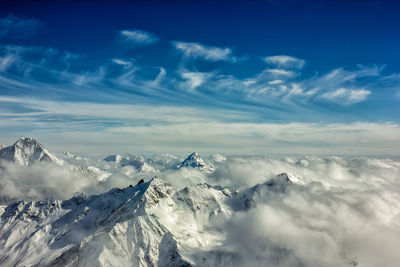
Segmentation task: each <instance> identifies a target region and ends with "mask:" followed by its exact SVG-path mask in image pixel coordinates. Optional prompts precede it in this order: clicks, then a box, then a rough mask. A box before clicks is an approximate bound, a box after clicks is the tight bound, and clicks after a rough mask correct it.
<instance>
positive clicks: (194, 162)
mask: <svg viewBox="0 0 400 267" xmlns="http://www.w3.org/2000/svg"><path fill="white" fill-rule="evenodd" d="M182 167H191V168H198V169H200V170H202V171H206V172H213V171H214V166H212V165H211V164H207V163H205V162H204V160H203V159H201V158H200V155H199V153H197V152H193V153H192V154H190V155H189V156H188V157H187V158H186V159H185V160H184V161H182V162H181V163H180V164H179V165H178V166H177V168H178V169H180V168H182Z"/></svg>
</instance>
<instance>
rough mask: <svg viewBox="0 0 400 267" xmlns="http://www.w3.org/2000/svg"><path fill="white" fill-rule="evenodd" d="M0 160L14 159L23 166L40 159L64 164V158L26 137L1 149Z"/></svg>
mask: <svg viewBox="0 0 400 267" xmlns="http://www.w3.org/2000/svg"><path fill="white" fill-rule="evenodd" d="M0 160H7V161H13V162H15V163H17V164H20V165H23V166H30V165H32V164H34V163H35V162H38V161H47V162H52V163H56V164H59V165H62V160H60V159H58V158H57V157H56V156H54V155H52V154H51V153H49V152H48V151H47V150H46V149H45V148H44V147H43V145H42V144H40V143H39V142H37V141H36V140H35V139H32V138H26V137H21V138H19V139H18V140H17V142H15V143H14V144H13V145H12V146H9V147H5V148H3V149H1V150H0Z"/></svg>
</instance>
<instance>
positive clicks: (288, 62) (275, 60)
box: [263, 55, 306, 69]
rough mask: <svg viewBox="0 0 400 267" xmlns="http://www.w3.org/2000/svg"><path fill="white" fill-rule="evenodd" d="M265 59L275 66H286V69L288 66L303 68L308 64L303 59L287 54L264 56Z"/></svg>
mask: <svg viewBox="0 0 400 267" xmlns="http://www.w3.org/2000/svg"><path fill="white" fill-rule="evenodd" d="M263 60H264V61H265V62H266V63H267V64H269V65H271V66H273V67H275V68H284V69H287V68H294V69H302V68H303V67H304V65H305V64H306V61H305V60H303V59H300V58H296V57H292V56H285V55H277V56H269V57H264V58H263Z"/></svg>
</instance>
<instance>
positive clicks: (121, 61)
mask: <svg viewBox="0 0 400 267" xmlns="http://www.w3.org/2000/svg"><path fill="white" fill-rule="evenodd" d="M111 61H112V62H114V63H115V64H117V65H121V66H124V67H125V68H130V67H132V62H131V61H127V60H124V59H119V58H113V59H112V60H111Z"/></svg>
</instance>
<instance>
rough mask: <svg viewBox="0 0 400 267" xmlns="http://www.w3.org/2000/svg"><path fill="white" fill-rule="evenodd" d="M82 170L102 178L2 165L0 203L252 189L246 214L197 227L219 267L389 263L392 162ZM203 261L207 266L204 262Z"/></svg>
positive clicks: (399, 211) (395, 189) (396, 213)
mask: <svg viewBox="0 0 400 267" xmlns="http://www.w3.org/2000/svg"><path fill="white" fill-rule="evenodd" d="M161 158H162V157H161ZM165 158H168V159H172V158H171V157H165V156H164V159H165ZM215 158H216V157H211V159H215ZM154 159H157V157H154ZM158 159H160V158H158ZM176 161H179V160H178V159H176ZM81 162H83V161H81ZM85 162H86V163H81V164H84V165H85V166H86V165H91V164H94V165H96V166H97V167H98V168H103V169H106V170H107V171H108V172H110V173H112V174H111V176H108V177H107V178H105V180H103V181H102V182H100V181H99V179H98V178H97V177H96V176H95V175H88V174H85V175H83V174H82V173H79V172H74V171H71V170H68V169H63V168H62V167H55V166H50V165H36V166H35V165H34V166H32V167H31V168H30V169H28V168H20V167H19V168H16V167H15V166H13V165H12V164H4V163H3V164H2V168H1V169H0V170H1V173H0V183H1V187H0V188H7V189H8V190H2V191H1V195H2V197H3V198H4V197H8V198H14V199H21V198H33V199H45V198H60V197H61V198H67V197H69V195H71V194H73V193H74V192H76V190H79V191H84V192H88V193H92V192H102V191H105V190H108V189H110V188H111V187H114V186H119V187H126V186H128V185H129V184H134V183H136V182H137V181H138V180H139V179H141V178H144V179H145V180H147V179H149V178H151V177H153V176H154V175H155V174H156V175H157V176H158V177H160V178H161V179H165V180H166V181H168V182H170V183H172V184H173V185H174V186H177V187H178V188H183V187H185V186H188V185H195V184H198V183H208V184H210V185H223V186H230V187H231V186H234V188H238V192H247V191H246V190H248V189H247V188H248V187H249V186H256V188H257V190H255V191H254V192H255V193H254V194H249V195H247V196H248V197H249V196H251V197H252V200H253V201H254V202H253V204H252V206H251V208H250V209H248V210H240V211H236V212H234V213H233V214H232V215H231V216H228V217H227V216H223V215H221V216H216V217H215V218H213V219H212V220H211V219H210V220H209V221H207V222H206V223H205V225H204V227H206V229H207V231H210V232H214V233H215V235H216V236H218V237H221V243H220V244H218V245H215V244H214V245H215V247H213V248H210V249H211V250H214V251H216V250H218V251H219V252H224V254H223V255H232V257H229V256H226V257H224V258H223V259H224V260H225V261H222V262H220V263H221V264H222V265H227V266H243V264H246V266H260V264H261V265H262V264H269V265H274V266H311V267H313V266H356V265H357V264H358V265H359V266H371V267H372V266H396V264H397V262H398V260H399V255H398V253H397V247H398V246H397V245H398V240H399V238H400V235H399V227H400V204H399V203H400V195H399V189H400V183H399V181H400V177H399V173H400V162H398V161H394V160H389V159H374V158H347V159H346V158H340V157H326V158H322V157H286V158H277V157H260V156H257V157H256V156H251V157H250V156H228V157H226V159H225V160H222V161H220V160H218V161H216V162H214V164H215V165H216V172H214V173H212V174H207V173H204V172H201V171H198V170H196V169H182V170H172V169H169V168H167V169H163V168H162V167H161V166H162V165H158V166H159V167H161V169H160V171H159V172H157V173H140V172H138V171H137V170H135V168H133V167H132V166H128V167H124V168H118V169H114V168H113V167H112V164H109V163H106V162H101V161H92V160H89V159H86V160H85ZM156 162H159V161H156ZM165 164H167V163H165ZM168 164H170V163H168ZM165 166H167V165H165ZM168 166H169V165H168ZM283 171H287V172H290V173H293V174H295V175H296V176H299V177H301V179H302V180H303V181H304V183H305V184H304V185H296V184H292V185H289V186H287V187H285V189H284V190H283V191H279V190H278V191H274V190H271V188H270V187H268V186H265V185H263V184H264V183H265V182H266V181H268V180H269V179H271V178H272V177H274V176H275V175H276V174H278V173H281V172H283ZM60 184H61V185H62V186H60ZM249 192H253V191H252V190H250V191H249ZM233 255H234V256H233ZM207 257H209V258H212V254H210V255H207ZM229 259H231V260H232V261H230V260H229Z"/></svg>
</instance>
